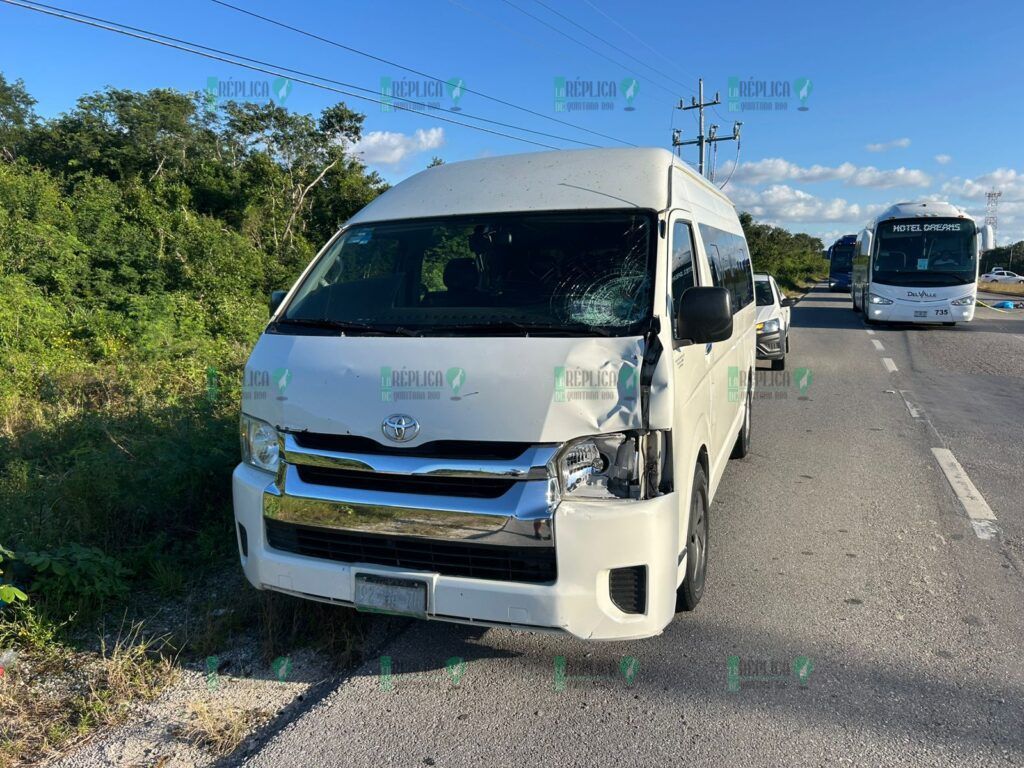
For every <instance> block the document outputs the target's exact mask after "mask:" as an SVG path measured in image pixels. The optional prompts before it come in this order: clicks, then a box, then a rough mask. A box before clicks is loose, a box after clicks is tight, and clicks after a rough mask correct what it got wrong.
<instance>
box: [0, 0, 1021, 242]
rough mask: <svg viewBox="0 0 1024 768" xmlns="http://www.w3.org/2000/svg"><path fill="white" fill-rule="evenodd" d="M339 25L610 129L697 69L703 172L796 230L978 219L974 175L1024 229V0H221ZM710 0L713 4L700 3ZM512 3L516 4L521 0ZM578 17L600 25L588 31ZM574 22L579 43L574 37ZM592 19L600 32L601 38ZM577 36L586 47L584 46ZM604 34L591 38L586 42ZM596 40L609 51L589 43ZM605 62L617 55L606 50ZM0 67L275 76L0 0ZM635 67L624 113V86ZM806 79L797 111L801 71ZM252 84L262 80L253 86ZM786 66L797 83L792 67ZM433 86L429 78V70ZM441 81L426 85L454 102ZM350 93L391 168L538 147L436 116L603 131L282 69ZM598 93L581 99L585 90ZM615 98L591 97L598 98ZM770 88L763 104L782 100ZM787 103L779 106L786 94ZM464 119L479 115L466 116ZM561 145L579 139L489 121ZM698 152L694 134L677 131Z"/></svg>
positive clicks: (272, 30) (42, 88) (365, 71)
mask: <svg viewBox="0 0 1024 768" xmlns="http://www.w3.org/2000/svg"><path fill="white" fill-rule="evenodd" d="M51 2H54V3H56V4H58V5H60V6H61V7H63V8H66V9H68V10H73V11H79V12H82V13H87V14H90V15H93V16H99V17H103V18H107V19H110V20H113V21H118V22H122V23H125V24H130V25H132V26H136V27H141V28H144V29H148V30H151V31H155V32H161V33H163V34H166V35H172V36H175V37H180V38H184V39H187V40H190V41H193V42H197V43H200V44H204V45H208V46H212V47H215V48H221V49H224V50H228V51H232V52H235V53H239V54H242V55H247V56H251V57H254V58H259V59H264V60H266V61H269V62H273V63H276V64H280V65H283V66H288V67H291V68H293V69H300V70H305V71H307V72H310V73H314V74H317V75H321V76H324V77H328V78H332V79H335V80H340V81H345V82H348V83H352V84H355V85H359V86H362V87H364V88H368V89H371V90H372V91H373V92H374V93H378V94H379V91H380V88H381V82H382V78H391V79H392V81H401V80H402V78H403V77H404V78H406V79H407V82H408V81H411V82H413V83H422V78H419V77H417V76H415V75H411V74H409V73H407V72H403V71H402V70H400V69H397V68H395V67H392V66H389V65H387V64H382V63H380V62H377V61H372V60H369V59H366V58H363V57H360V56H357V55H354V54H351V53H348V52H345V51H343V50H339V49H338V48H335V47H332V46H330V45H327V44H324V43H321V42H317V41H314V40H310V39H308V38H305V37H302V36H301V35H298V34H296V33H294V32H290V31H287V30H284V29H281V28H278V27H274V26H272V25H269V24H267V23H266V22H263V21H260V20H258V19H254V18H251V17H247V16H244V15H241V14H239V13H237V12H236V11H233V10H230V9H228V8H224V7H222V6H219V5H217V4H215V3H213V2H211V1H210V0H177V2H175V3H173V4H172V3H149V2H147V3H139V2H129V1H127V0H94V1H93V2H84V1H83V0H51ZM232 2H233V3H234V4H235V5H239V6H243V7H245V8H247V9H250V10H252V11H254V12H257V13H260V14H263V15H266V16H269V17H273V18H275V19H278V20H280V21H282V22H285V23H287V24H290V25H292V26H295V27H300V28H302V29H306V30H310V31H313V32H316V33H317V34H320V35H322V36H324V37H328V38H331V39H333V40H335V41H337V42H339V43H343V44H345V45H349V46H351V47H355V48H359V49H362V50H364V51H367V52H370V53H373V54H375V55H377V56H380V57H382V58H386V59H390V60H393V61H395V62H397V63H399V64H403V65H405V66H408V67H411V68H414V69H418V70H421V71H423V72H425V73H427V74H430V75H434V76H437V77H439V78H443V79H444V80H454V81H458V80H461V81H462V83H463V84H464V85H465V87H467V88H469V89H473V90H476V91H481V92H484V93H487V94H489V95H492V96H495V97H498V98H501V99H504V100H506V101H509V102H512V103H514V104H516V105H519V106H522V107H525V108H527V109H530V110H533V111H534V112H537V113H540V115H544V116H546V117H550V118H556V119H559V120H564V121H566V122H568V123H572V124H573V125H574V126H580V127H582V128H586V129H589V130H592V131H596V132H598V133H601V134H605V135H607V136H611V137H615V138H617V139H621V140H623V141H625V142H629V143H632V144H637V145H642V146H667V145H668V144H669V143H670V139H671V128H672V127H673V126H674V127H676V128H680V129H682V131H683V139H684V140H686V139H692V138H694V137H695V135H696V133H697V131H696V118H695V112H693V111H690V112H681V111H678V110H675V109H673V105H674V104H675V103H676V102H677V101H678V99H679V98H683V99H684V100H685V101H686V102H689V100H690V98H691V96H692V95H693V92H694V91H695V90H696V84H697V77H698V76H699V75H703V77H704V80H705V90H706V93H705V95H706V97H707V98H711V96H713V94H714V92H715V91H719V92H720V93H721V98H722V102H723V103H722V105H721V106H719V107H717V108H716V110H715V111H709V113H708V122H709V123H711V122H715V123H718V124H719V125H720V126H721V128H720V134H719V135H722V134H726V133H729V132H730V131H731V126H732V122H733V121H734V120H737V119H738V120H742V121H743V124H744V125H743V133H742V139H743V140H742V147H741V155H740V163H739V166H738V167H736V168H735V169H733V167H732V165H733V160H734V158H735V157H736V145H735V143H733V142H723V143H721V144H720V145H719V153H718V162H717V181H718V182H719V183H722V182H723V181H724V180H725V179H726V178H727V177H729V175H730V172H732V178H731V180H730V182H729V184H728V186H727V187H726V192H727V193H729V194H730V195H731V196H732V197H733V199H734V200H735V201H736V203H737V205H738V206H739V207H740V208H743V209H746V210H750V211H752V212H753V213H754V214H755V215H756V216H757V217H758V218H760V219H761V220H764V221H769V222H771V223H774V224H778V225H780V226H784V227H786V228H788V229H791V230H794V231H806V232H811V233H814V234H817V235H820V236H822V237H823V238H825V239H831V238H834V237H836V236H838V235H840V234H844V233H846V232H853V231H856V230H857V229H859V228H860V227H862V226H863V225H864V223H865V222H866V221H867V220H868V219H869V218H870V217H871V216H872V215H873V214H874V213H875V212H876V211H877V210H879V209H880V208H882V207H884V206H885V205H886V204H888V203H892V202H897V201H900V200H911V199H921V198H927V197H931V198H935V199H949V200H952V201H953V202H957V203H959V204H962V205H965V206H966V207H967V208H968V210H969V211H970V212H971V213H972V214H974V215H976V216H979V217H981V216H983V215H984V208H985V192H986V191H988V190H989V189H992V188H996V189H1000V190H1002V191H1003V197H1002V200H1001V202H1000V210H999V214H1000V228H999V240H1000V242H1005V241H1007V240H1009V239H1014V240H1017V239H1021V238H1024V160H1022V157H1021V154H1022V144H1021V141H1020V137H1021V136H1024V77H1022V75H1024V64H1022V63H1021V59H1020V56H1019V49H1020V45H1021V40H1022V38H1024V4H1022V3H1020V2H1019V0H1016V1H1013V0H1004V1H1002V2H983V3H978V4H974V5H972V6H971V8H970V10H967V9H966V8H965V7H964V6H963V4H961V3H954V2H941V1H940V2H932V3H930V4H928V5H927V6H924V7H922V6H920V5H919V4H912V3H892V2H886V3H881V2H871V1H867V2H858V3H842V4H840V3H823V2H820V0H818V1H817V2H803V0H797V1H796V2H792V1H791V2H785V3H779V4H777V7H776V9H771V8H770V7H771V6H772V5H774V4H770V3H764V2H745V1H740V2H731V3H720V4H716V5H710V6H709V5H708V4H707V3H701V4H696V3H691V2H685V0H684V1H683V2H680V1H679V0H676V1H675V2H668V1H666V2H648V3H622V2H619V3H616V2H612V1H611V0H543V2H538V0H419V2H412V1H409V0H402V1H400V2H392V3H384V2H380V1H379V0H378V1H377V2H369V1H368V0H348V1H347V2H344V3H338V2H333V3H328V2H322V3H316V2H312V1H311V0H292V2H289V3H285V4H282V3H279V2H270V0H232ZM707 8H713V9H714V11H713V12H712V13H710V14H708V13H707V12H706V10H704V9H707ZM524 11H525V13H524ZM588 32H589V33H593V35H590V34H588ZM570 38H575V40H573V39H570ZM599 38H600V39H599ZM580 43H583V44H585V45H581V44H580ZM599 52H600V53H599ZM601 54H604V55H603V56H602V55H601ZM609 59H611V60H609ZM0 71H2V72H3V73H4V75H5V76H6V77H7V78H8V79H18V78H21V79H23V80H24V81H25V84H26V86H27V87H28V89H29V91H30V92H31V93H32V94H33V96H34V97H35V98H36V99H37V100H38V102H39V104H38V106H37V108H38V110H39V112H40V113H41V114H42V115H44V116H52V115H56V114H58V113H60V112H62V111H64V110H66V109H68V108H69V107H71V106H73V104H74V102H75V100H76V99H77V98H78V97H79V96H80V95H82V94H83V93H87V92H91V91H95V90H99V89H102V88H103V87H105V86H107V85H112V86H116V87H119V88H133V89H138V90H145V89H149V88H156V87H172V88H177V89H181V90H202V89H204V88H206V87H207V84H208V82H209V78H211V77H212V78H217V82H218V83H220V84H222V85H220V86H218V87H220V88H227V87H229V86H227V85H223V84H225V83H227V84H230V83H232V82H234V83H235V84H236V85H235V86H234V87H242V88H243V89H250V90H253V91H255V92H257V93H259V92H262V89H265V88H266V87H267V85H266V84H267V83H268V81H270V80H272V79H273V78H272V77H271V76H268V75H265V74H261V73H256V72H250V71H247V70H245V69H241V68H238V67H235V66H232V65H229V64H226V63H222V62H216V61H210V60H206V59H202V58H199V57H195V56H192V55H189V54H185V53H181V52H178V51H174V50H169V49H166V48H161V47H158V46H155V45H153V44H151V43H146V42H140V41H136V40H131V39H128V38H124V37H120V36H117V35H114V34H111V33H109V32H104V31H101V30H96V29H90V28H87V27H83V26H81V25H78V24H72V23H70V22H67V21H62V20H60V19H53V18H49V17H45V16H41V15H39V14H36V13H33V12H30V11H25V10H22V9H20V8H15V7H11V6H9V5H0ZM559 77H564V78H566V80H567V81H569V82H570V83H574V84H577V85H575V86H574V87H575V88H587V87H588V86H589V87H590V88H591V89H597V90H600V91H603V92H605V93H607V92H608V89H609V87H610V86H609V84H614V86H615V93H614V96H604V97H597V98H594V99H591V98H589V97H587V96H586V95H584V96H579V95H576V94H575V93H574V92H573V93H569V94H568V95H567V97H566V102H567V104H566V107H567V109H569V110H570V111H566V112H556V111H555V101H556V100H555V79H556V78H559ZM730 78H738V79H739V81H740V82H743V83H744V84H747V83H750V84H751V85H752V86H756V84H758V83H764V84H765V87H771V86H772V84H776V87H778V88H783V87H784V88H788V90H789V97H788V98H786V97H785V93H783V97H781V98H780V99H778V100H777V101H778V104H776V100H771V101H769V102H768V106H769V107H771V109H754V108H753V107H754V106H756V105H755V102H757V101H759V100H758V99H756V98H748V97H746V96H742V97H741V98H740V99H739V100H738V104H736V105H734V106H736V107H738V111H730V109H729V106H728V101H729V99H728V88H729V82H730ZM633 80H635V82H636V91H637V92H636V95H635V98H634V99H633V101H632V102H631V104H632V106H633V107H634V108H633V109H632V110H627V109H624V107H625V106H627V101H626V99H625V97H624V94H623V84H624V83H626V84H627V85H628V83H629V82H630V81H633ZM806 80H809V81H810V83H811V89H810V93H809V95H808V97H807V100H806V102H805V105H806V107H807V109H806V110H805V111H801V110H799V109H798V107H799V106H800V101H799V100H798V99H797V98H796V94H795V89H796V85H802V84H803V83H804V82H805V81H806ZM251 81H256V83H255V84H253V85H250V83H251ZM798 81H799V83H798ZM428 83H429V81H428ZM448 91H449V89H447V88H445V89H443V91H442V93H441V94H439V95H438V96H436V97H435V96H425V97H423V98H424V100H425V101H429V102H433V101H438V102H439V104H440V106H441V107H444V108H448V107H451V106H452V105H453V102H452V99H451V95H450V94H449V92H448ZM340 100H344V101H346V102H347V103H348V104H349V106H351V107H353V108H355V109H358V110H359V111H362V112H365V114H366V123H365V127H364V128H365V131H364V133H365V136H364V140H363V142H362V143H361V144H360V145H359V146H358V147H356V148H354V151H358V152H360V153H361V154H362V156H363V158H364V160H365V161H366V162H367V164H368V165H370V166H371V167H372V168H374V169H376V170H378V171H379V172H380V173H381V174H382V175H383V176H384V177H385V178H387V179H388V180H389V181H392V182H394V181H399V180H401V179H402V178H404V177H406V176H408V175H409V174H411V173H413V172H415V171H418V170H420V169H421V168H422V167H424V166H425V165H426V164H427V163H428V162H429V161H430V159H431V157H432V156H434V155H437V156H440V157H442V158H444V159H445V160H446V161H449V162H450V161H455V160H463V159H469V158H474V157H480V156H484V155H493V154H506V153H511V152H520V151H531V150H533V149H538V147H531V145H529V144H525V143H521V142H518V141H515V140H513V139H508V138H503V137H499V136H495V135H490V134H486V133H482V132H479V131H475V130H471V129H469V128H465V127H461V126H456V125H451V124H448V123H445V122H442V121H441V120H439V119H438V117H439V116H450V117H453V118H455V119H458V120H461V121H465V122H472V121H471V120H469V119H468V118H467V117H466V115H477V116H482V117H487V118H490V119H492V120H499V121H502V122H506V123H510V124H514V125H516V126H520V127H523V128H530V129H533V130H536V131H544V132H550V133H552V134H557V135H559V136H562V137H567V138H574V139H578V140H580V141H591V142H593V143H596V144H601V145H610V146H621V144H617V143H616V142H613V141H611V140H609V139H606V138H600V137H596V136H594V135H592V134H588V133H586V132H584V131H583V130H578V129H576V128H574V127H569V126H566V125H561V124H558V123H555V122H552V121H550V120H548V119H546V118H545V117H541V116H537V115H532V114H527V113H524V112H521V111H517V110H515V109H513V108H510V107H506V106H502V105H499V104H496V103H493V102H491V101H487V100H485V99H484V98H482V97H480V96H478V95H476V94H473V93H463V94H462V96H461V98H460V99H459V100H458V102H457V104H456V106H458V107H459V108H460V112H459V113H457V114H450V113H446V112H441V111H437V110H433V111H427V112H425V113H422V114H411V113H408V112H405V111H401V110H400V111H394V112H389V111H383V110H382V108H381V106H380V105H378V104H374V103H369V102H366V101H361V100H359V99H354V98H350V97H345V96H340V95H338V94H336V93H331V92H328V91H324V90H320V89H318V88H315V87H313V86H310V85H306V84H303V83H299V82H295V83H293V87H292V90H291V92H290V93H289V94H288V96H287V98H286V100H285V105H286V106H287V107H289V108H290V109H293V110H300V111H305V112H313V113H316V112H318V111H319V110H320V109H322V108H323V107H325V106H328V105H330V104H332V103H335V102H337V101H340ZM588 105H590V106H596V107H597V108H596V109H587V110H586V111H577V110H578V109H580V108H582V107H585V106H588ZM605 106H607V107H609V108H603V107H605ZM776 107H778V108H776ZM783 107H784V108H783ZM478 124H479V123H478ZM491 127H492V128H494V129H495V130H500V131H507V132H509V133H515V134H517V135H520V136H522V137H524V138H530V139H534V140H536V141H540V142H543V143H549V144H553V145H555V146H558V147H564V148H570V147H572V146H574V145H573V144H572V143H570V142H568V141H564V140H559V139H547V138H543V137H538V136H536V135H531V134H527V133H522V132H520V131H514V130H508V129H505V128H501V127H495V126H491ZM683 157H684V159H686V160H688V161H691V162H693V161H695V159H696V150H695V149H694V148H692V147H685V148H684V149H683Z"/></svg>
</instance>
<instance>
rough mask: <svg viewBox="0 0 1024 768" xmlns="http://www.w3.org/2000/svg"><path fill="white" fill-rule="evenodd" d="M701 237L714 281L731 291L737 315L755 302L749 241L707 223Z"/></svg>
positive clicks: (701, 231)
mask: <svg viewBox="0 0 1024 768" xmlns="http://www.w3.org/2000/svg"><path fill="white" fill-rule="evenodd" d="M700 236H701V238H702V239H703V240H704V248H705V250H706V252H707V255H708V261H709V263H710V265H711V276H712V282H713V283H714V284H715V285H716V286H720V287H722V288H728V289H729V293H730V294H731V295H732V311H733V314H735V313H737V312H739V311H740V310H741V309H743V307H745V306H747V305H748V304H750V303H751V302H752V301H753V300H754V276H753V273H752V272H751V268H750V252H749V251H747V243H746V240H744V238H743V236H742V235H735V234H732V233H731V232H723V231H722V230H720V229H717V228H716V227H711V226H708V225H707V224H701V225H700Z"/></svg>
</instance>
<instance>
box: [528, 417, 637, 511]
mask: <svg viewBox="0 0 1024 768" xmlns="http://www.w3.org/2000/svg"><path fill="white" fill-rule="evenodd" d="M640 464H641V462H640V461H639V454H638V448H637V440H636V439H635V438H633V437H630V436H628V435H624V434H622V433H617V434H611V435H599V436H597V437H586V438H583V439H580V440H573V441H572V442H569V443H566V444H565V445H564V446H563V447H562V448H561V450H559V451H558V453H556V454H555V455H554V457H552V459H551V461H549V462H548V505H549V506H551V507H554V506H555V505H557V504H558V502H560V501H561V500H562V499H573V500H577V499H578V500H589V499H631V498H639V491H640V479H639V471H638V468H639V466H640Z"/></svg>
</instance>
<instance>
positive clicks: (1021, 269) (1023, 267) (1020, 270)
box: [981, 241, 1024, 275]
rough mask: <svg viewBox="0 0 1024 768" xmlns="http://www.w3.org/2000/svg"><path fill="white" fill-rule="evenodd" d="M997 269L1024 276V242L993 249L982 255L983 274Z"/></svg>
mask: <svg viewBox="0 0 1024 768" xmlns="http://www.w3.org/2000/svg"><path fill="white" fill-rule="evenodd" d="M996 267H1003V268H1004V269H1008V270H1010V271H1011V272H1016V273H1017V274H1018V275H1021V274H1024V241H1019V242H1016V243H1014V244H1013V245H1004V246H1000V247H999V248H993V249H992V250H991V251H986V252H985V253H983V254H982V255H981V274H984V273H986V272H990V271H991V270H993V269H995V268H996Z"/></svg>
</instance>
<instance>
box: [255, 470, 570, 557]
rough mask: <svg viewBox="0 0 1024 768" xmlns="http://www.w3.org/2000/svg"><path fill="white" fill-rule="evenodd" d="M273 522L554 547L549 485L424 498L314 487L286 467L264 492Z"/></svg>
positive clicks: (532, 484)
mask: <svg viewBox="0 0 1024 768" xmlns="http://www.w3.org/2000/svg"><path fill="white" fill-rule="evenodd" d="M263 515H264V517H266V518H269V519H272V520H279V521H282V522H288V523H295V524H298V525H307V526H316V527H320V528H332V529H339V530H348V531H363V532H367V533H379V534H395V535H403V536H420V537H425V538H434V539H442V540H454V541H470V540H471V541H474V542H476V543H479V544H498V545H505V546H528V547H553V546H554V536H553V530H552V525H551V513H550V511H549V509H548V504H547V483H546V482H543V481H530V482H521V483H516V484H515V486H513V488H512V489H511V490H510V491H509V492H508V493H506V494H504V495H503V496H501V497H499V498H493V499H491V498H474V497H461V496H426V495H410V494H406V493H394V492H386V491H375V490H365V489H358V488H338V487H333V486H322V485H313V484H311V483H307V482H305V481H303V480H302V478H301V477H300V476H299V472H298V469H297V467H295V466H291V465H288V464H283V465H282V468H281V471H280V472H279V474H278V478H277V481H276V482H274V483H272V484H270V485H269V486H268V487H267V488H266V490H265V491H264V493H263Z"/></svg>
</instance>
